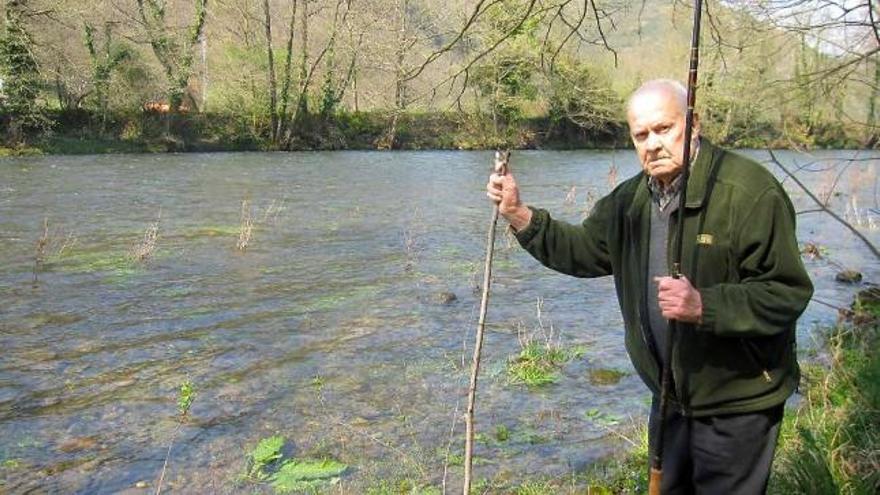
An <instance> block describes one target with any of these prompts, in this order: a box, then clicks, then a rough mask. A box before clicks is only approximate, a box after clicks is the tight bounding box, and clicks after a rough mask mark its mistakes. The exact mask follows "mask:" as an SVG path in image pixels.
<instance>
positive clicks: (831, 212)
mask: <svg viewBox="0 0 880 495" xmlns="http://www.w3.org/2000/svg"><path fill="white" fill-rule="evenodd" d="M767 152H768V153H769V154H770V160H771V161H772V162H773V164H774V165H776V166H777V167H779V169H780V170H782V171H783V172H784V173H785V175H787V176H789V177H791V180H793V181H794V182H795V184H797V185H798V186H799V187H800V188H801V189H802V190H803V191H804V193H806V194H807V196H809V197H810V199H812V200H813V201H814V202H815V203H816V205H817V206H818V207H819V209H821V210H822V211H824V212H825V213H827V214H829V215H830V216H831V218H833V219H835V220H837V221H838V222H840V224H841V225H843V226H844V227H846V228H847V229H848V230H849V231H850V232H852V233H853V235H855V236H856V237H858V238H859V239H860V240H861V241H862V242H864V243H865V246H867V248H868V250H870V251H871V253H873V254H874V256H875V257H877V258H878V259H880V251H878V250H877V247H876V246H874V244H873V243H872V242H871V241H869V240H868V238H867V237H865V236H864V235H862V233H861V232H859V231H858V229H856V228H855V227H853V226H852V224H850V223H849V222H847V221H846V220H844V219H843V218H841V216H840V215H838V214H837V213H835V212H834V210H832V209H831V208H829V207H828V206H826V205H825V204H824V203H823V202H822V200H820V199H819V198H818V197H816V195H815V194H813V191H811V190H810V189H809V188H808V187H807V186H806V185H804V183H803V182H801V181H800V179H798V178H797V176H796V175H794V174H793V173H791V172H789V170H788V169H787V168H786V167H785V166H784V165H783V164H782V163H780V162H779V159H777V158H776V154H774V153H773V150H767Z"/></svg>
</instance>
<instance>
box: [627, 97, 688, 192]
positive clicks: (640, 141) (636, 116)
mask: <svg viewBox="0 0 880 495" xmlns="http://www.w3.org/2000/svg"><path fill="white" fill-rule="evenodd" d="M627 119H628V120H629V129H630V136H631V137H632V140H633V144H634V145H635V147H636V153H638V155H639V161H640V162H641V163H642V168H643V169H644V171H645V173H646V174H648V175H649V176H652V177H655V178H657V180H659V181H660V182H661V183H663V184H668V183H670V182H671V181H672V179H674V178H675V177H676V176H677V175H678V174H679V173H680V172H681V169H682V162H683V161H682V157H683V154H684V127H685V109H684V108H682V105H681V103H680V100H678V99H677V97H676V95H675V94H674V93H673V92H672V90H667V89H665V88H658V89H653V90H649V91H646V92H644V93H641V94H638V95H636V96H635V97H634V98H633V100H632V102H631V103H630V107H629V111H628V113H627ZM698 133H699V125H698V121H697V120H696V116H695V118H694V132H693V135H694V136H697V135H698Z"/></svg>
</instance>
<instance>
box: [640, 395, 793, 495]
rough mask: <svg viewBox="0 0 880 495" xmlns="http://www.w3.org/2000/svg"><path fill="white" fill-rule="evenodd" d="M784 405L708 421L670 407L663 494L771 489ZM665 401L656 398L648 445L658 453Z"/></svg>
mask: <svg viewBox="0 0 880 495" xmlns="http://www.w3.org/2000/svg"><path fill="white" fill-rule="evenodd" d="M783 408H784V404H780V405H778V406H775V407H771V408H770V409H765V410H763V411H758V412H754V413H747V414H728V415H723V416H709V417H705V418H689V417H684V416H682V415H681V414H680V413H679V412H678V411H673V407H669V408H667V412H666V414H667V417H666V430H665V431H664V433H663V482H662V483H661V487H660V491H661V493H662V494H663V495H679V494H682V495H685V494H700V495H730V494H740V495H755V494H762V493H764V492H765V491H766V489H767V479H768V478H769V477H770V465H771V464H772V463H773V452H774V450H775V449H776V440H777V439H778V438H779V425H780V423H781V421H782V412H783ZM659 409H660V399H659V398H658V397H654V401H653V402H652V404H651V417H650V420H649V421H648V428H649V430H648V431H649V435H648V444H649V447H650V449H651V450H650V452H652V453H653V452H654V445H655V442H656V441H657V419H658V417H659V416H660V411H659Z"/></svg>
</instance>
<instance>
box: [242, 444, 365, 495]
mask: <svg viewBox="0 0 880 495" xmlns="http://www.w3.org/2000/svg"><path fill="white" fill-rule="evenodd" d="M285 443H287V440H286V439H285V438H284V437H283V436H282V435H273V436H271V437H268V438H264V439H262V440H260V442H259V443H258V444H257V446H256V447H255V448H254V450H253V451H251V452H250V453H249V454H248V456H247V461H248V467H247V474H246V478H247V479H248V480H249V481H252V482H258V483H264V482H268V483H269V484H270V485H271V486H272V488H273V489H274V490H275V492H276V493H290V492H294V491H305V490H316V489H318V488H320V487H321V485H324V484H326V483H329V482H335V481H336V480H338V479H339V477H340V476H342V475H343V474H344V473H345V471H346V470H348V466H346V465H345V464H343V463H341V462H339V461H336V460H333V459H318V460H316V459H293V458H290V459H284V453H283V449H284V445H285Z"/></svg>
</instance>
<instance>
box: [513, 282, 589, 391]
mask: <svg viewBox="0 0 880 495" xmlns="http://www.w3.org/2000/svg"><path fill="white" fill-rule="evenodd" d="M543 307H544V301H543V299H541V298H538V300H537V302H536V312H537V320H538V326H537V327H536V328H535V329H533V330H532V331H528V330H526V329H525V327H524V326H523V325H520V326H519V328H518V329H517V337H518V339H519V344H520V352H519V354H518V355H517V356H515V357H512V358H511V359H509V360H508V362H507V376H508V380H509V381H510V382H511V383H514V384H523V385H527V386H529V387H538V386H541V385H547V384H550V383H555V382H556V381H557V380H558V379H559V377H558V375H557V371H559V369H560V368H562V366H563V365H565V364H566V363H568V362H569V361H571V360H573V359H577V358H579V357H581V356H583V353H584V348H583V347H581V346H578V347H574V348H572V349H570V350H565V349H563V348H562V346H561V345H560V343H559V337H558V335H557V333H556V329H555V328H554V327H553V325H552V324H549V325H546V326H545V325H544V321H543V317H542V312H543Z"/></svg>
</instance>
